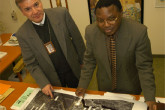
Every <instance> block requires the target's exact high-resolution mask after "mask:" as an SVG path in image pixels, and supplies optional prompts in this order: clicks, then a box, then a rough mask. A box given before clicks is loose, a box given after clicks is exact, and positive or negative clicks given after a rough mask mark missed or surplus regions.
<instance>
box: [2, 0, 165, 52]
mask: <svg viewBox="0 0 165 110" xmlns="http://www.w3.org/2000/svg"><path fill="white" fill-rule="evenodd" d="M14 1H15V0H0V7H1V10H0V15H1V17H0V21H3V23H4V24H5V27H6V28H7V30H6V31H5V32H6V33H14V32H16V30H17V29H18V28H19V27H20V26H21V24H22V23H23V22H24V21H25V20H26V18H25V17H24V16H23V15H22V14H21V12H20V11H19V9H18V8H17V7H16V6H15V3H14ZM42 1H43V4H44V7H49V6H48V5H49V2H48V1H49V0H42ZM67 1H68V7H69V12H70V13H71V15H72V17H73V19H74V20H75V22H76V24H77V25H78V28H79V29H80V32H81V34H82V36H84V33H85V27H86V26H87V25H88V24H89V22H90V21H89V13H88V5H87V0H67ZM10 3H11V4H10ZM154 5H155V0H144V24H145V25H146V26H147V27H148V34H149V38H150V40H151V46H152V52H153V54H160V55H162V54H164V55H165V43H164V42H165V8H155V6H154ZM12 10H15V11H16V13H17V17H18V20H17V21H13V20H12V19H11V12H12Z"/></svg>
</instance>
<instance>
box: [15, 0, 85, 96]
mask: <svg viewBox="0 0 165 110" xmlns="http://www.w3.org/2000/svg"><path fill="white" fill-rule="evenodd" d="M15 2H16V4H17V6H18V7H19V9H20V10H21V12H22V13H23V15H24V16H26V17H27V18H28V20H27V21H26V22H25V23H24V24H23V25H22V26H21V27H20V29H19V30H18V32H17V33H16V37H17V39H18V41H19V44H20V47H21V51H22V56H23V60H24V63H25V64H26V68H27V69H28V70H29V72H30V73H31V75H32V77H33V78H34V79H35V80H36V82H37V84H39V86H40V87H41V89H42V92H43V93H45V94H46V95H50V96H51V97H52V93H51V90H52V89H53V88H52V86H63V87H65V86H67V87H72V88H76V87H77V85H78V81H79V77H80V66H81V65H82V59H83V54H84V51H85V45H84V42H83V39H82V36H81V34H80V32H79V30H78V28H77V26H76V24H75V23H74V21H73V19H72V17H71V16H70V14H69V12H68V10H67V9H66V8H54V9H53V8H52V9H45V10H43V7H42V3H41V1H40V0H15Z"/></svg>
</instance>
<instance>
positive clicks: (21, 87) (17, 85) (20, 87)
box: [0, 80, 105, 110]
mask: <svg viewBox="0 0 165 110" xmlns="http://www.w3.org/2000/svg"><path fill="white" fill-rule="evenodd" d="M0 83H3V84H8V85H11V88H14V89H15V90H14V91H13V92H12V93H11V94H10V95H9V96H8V97H7V98H6V99H5V100H4V101H3V102H2V103H0V105H2V106H5V107H6V109H7V110H11V109H10V107H11V106H12V105H13V104H14V102H15V101H16V100H17V99H18V98H19V97H20V96H21V95H22V94H23V93H24V92H25V91H26V89H27V88H28V87H33V88H38V87H39V86H38V85H37V84H30V83H24V82H13V81H6V80H0ZM54 89H63V90H68V91H76V89H73V88H64V87H54ZM87 93H88V94H99V95H104V93H105V92H103V91H87Z"/></svg>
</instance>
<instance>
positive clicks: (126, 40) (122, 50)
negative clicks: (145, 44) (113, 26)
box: [116, 18, 131, 69]
mask: <svg viewBox="0 0 165 110" xmlns="http://www.w3.org/2000/svg"><path fill="white" fill-rule="evenodd" d="M127 29H128V28H127V24H125V21H124V18H123V20H122V24H121V26H120V28H119V31H118V33H119V34H118V38H117V41H116V44H117V45H116V50H117V51H116V52H117V56H120V58H122V56H125V55H126V54H128V49H129V46H130V42H131V37H130V36H131V35H130V34H129V33H128V32H129V31H128V30H127ZM117 59H118V58H117ZM118 61H122V59H118ZM117 66H118V67H117V68H118V69H120V67H121V62H118V63H117Z"/></svg>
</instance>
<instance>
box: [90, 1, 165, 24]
mask: <svg viewBox="0 0 165 110" xmlns="http://www.w3.org/2000/svg"><path fill="white" fill-rule="evenodd" d="M98 1H99V0H88V7H89V16H90V23H93V22H95V21H96V16H95V13H94V10H95V6H96V3H97V2H98ZM164 1H165V0H164ZM120 2H121V4H122V7H123V16H124V17H126V18H130V19H133V20H136V21H138V22H140V23H143V6H144V5H143V4H144V1H143V0H120Z"/></svg>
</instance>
